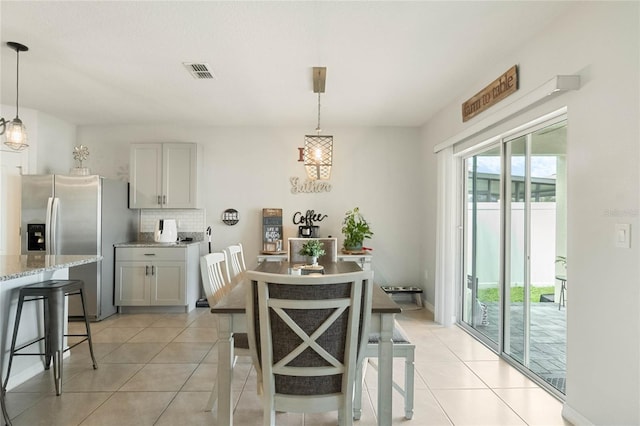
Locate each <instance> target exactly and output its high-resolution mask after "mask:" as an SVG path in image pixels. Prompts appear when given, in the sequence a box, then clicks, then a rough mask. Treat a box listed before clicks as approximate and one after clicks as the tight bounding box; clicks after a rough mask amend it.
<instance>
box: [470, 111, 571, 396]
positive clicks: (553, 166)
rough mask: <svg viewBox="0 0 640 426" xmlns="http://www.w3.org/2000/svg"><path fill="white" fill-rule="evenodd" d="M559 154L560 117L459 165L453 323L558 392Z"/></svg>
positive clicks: (562, 304)
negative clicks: (457, 309)
mask: <svg viewBox="0 0 640 426" xmlns="http://www.w3.org/2000/svg"><path fill="white" fill-rule="evenodd" d="M565 151H566V121H565V120H564V118H563V117H560V118H557V119H555V120H553V121H548V122H544V123H539V124H537V125H536V126H534V127H531V128H528V129H525V130H522V131H520V132H518V133H514V134H512V135H509V136H505V137H503V138H502V139H500V140H499V141H497V142H496V144H495V145H494V146H492V147H490V148H488V149H486V150H484V151H482V152H480V153H477V154H475V155H473V156H469V157H467V158H465V159H464V160H463V161H464V166H465V167H464V170H465V182H466V188H465V192H464V193H465V205H466V208H465V209H463V210H464V215H465V218H464V221H463V223H464V228H465V229H464V242H463V246H464V262H463V265H464V266H463V271H462V274H463V276H462V279H461V282H462V291H461V295H462V303H461V306H462V308H461V311H462V312H461V318H462V323H463V325H464V326H465V327H466V328H468V329H469V330H470V331H471V332H472V333H473V334H474V335H476V336H477V337H478V338H479V339H481V340H482V341H484V342H485V343H487V344H488V346H490V347H492V348H494V349H495V350H496V352H498V353H499V354H501V355H502V356H503V357H505V358H507V359H509V360H511V361H512V362H514V363H516V364H517V365H519V366H521V367H522V368H523V369H524V370H525V371H528V372H529V373H530V374H532V375H533V376H535V377H536V378H537V379H538V381H540V382H544V383H546V384H548V385H549V386H551V387H552V388H553V389H555V390H556V391H557V392H559V393H564V389H565V382H564V378H565V372H566V354H565V348H566V310H567V309H568V303H567V300H568V298H567V294H566V291H567V289H566V286H565V285H564V284H565V283H566V282H567V277H566V275H565V274H566V271H564V266H563V262H557V259H565V253H566V207H565V206H566V202H565V200H566V179H565V176H566V174H565V166H564V165H565ZM493 185H495V186H493ZM561 294H562V299H563V300H561V297H560V295H561Z"/></svg>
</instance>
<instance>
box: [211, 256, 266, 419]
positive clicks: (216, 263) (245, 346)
mask: <svg viewBox="0 0 640 426" xmlns="http://www.w3.org/2000/svg"><path fill="white" fill-rule="evenodd" d="M228 265H229V262H228V259H227V253H226V252H224V251H222V252H214V253H209V254H206V255H204V256H202V257H201V258H200V273H201V275H202V287H203V289H204V293H205V295H206V296H207V301H208V302H209V306H213V305H215V304H216V303H217V302H218V301H220V299H222V297H223V296H224V295H226V294H227V293H228V292H229V291H230V290H231V285H230V284H229V283H230V282H231V281H230V277H229V273H228ZM233 349H234V353H235V355H236V357H235V359H234V362H233V363H234V365H235V361H236V359H237V357H238V356H249V357H250V356H251V352H250V351H249V341H248V338H247V334H246V333H234V335H233ZM258 384H260V379H258ZM258 390H260V386H258ZM217 391H218V387H217V384H214V387H213V391H212V392H211V397H210V398H209V402H208V403H207V409H208V410H212V409H213V408H214V405H215V403H216V401H217V396H218V392H217Z"/></svg>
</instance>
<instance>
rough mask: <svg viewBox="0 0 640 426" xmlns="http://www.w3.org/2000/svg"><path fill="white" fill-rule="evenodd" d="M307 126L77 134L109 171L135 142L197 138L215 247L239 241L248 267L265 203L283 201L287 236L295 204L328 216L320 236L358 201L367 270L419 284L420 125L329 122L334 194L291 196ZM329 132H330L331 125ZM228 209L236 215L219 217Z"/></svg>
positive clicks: (123, 161) (97, 167) (94, 161)
mask: <svg viewBox="0 0 640 426" xmlns="http://www.w3.org/2000/svg"><path fill="white" fill-rule="evenodd" d="M307 133H309V129H304V128H299V129H291V128H220V127H215V128H214V127H210V128H193V127H188V126H187V127H186V126H183V125H176V126H88V127H80V128H79V129H78V141H77V143H79V144H80V143H82V144H84V145H87V146H88V147H89V150H90V152H91V153H92V154H91V158H90V161H89V167H91V169H92V171H93V172H95V173H99V174H101V175H104V176H107V177H114V178H119V177H123V176H125V175H126V176H128V164H129V144H130V143H131V142H176V141H177V142H197V143H199V144H201V145H202V148H203V155H202V156H201V157H202V164H203V170H202V178H201V179H200V183H201V185H200V191H199V192H200V200H201V204H202V207H203V208H204V209H206V224H207V225H211V228H212V234H213V238H212V240H213V244H212V246H213V250H219V249H222V248H223V247H225V246H227V245H229V244H231V243H235V242H238V241H240V242H242V243H243V245H244V246H245V256H246V258H247V263H248V265H247V266H249V267H250V266H252V265H254V264H255V257H256V255H257V254H258V251H259V250H260V249H261V244H262V240H261V234H262V231H261V220H262V216H261V215H262V209H263V208H267V207H268V208H282V209H283V216H284V217H283V221H284V225H285V237H294V236H297V226H294V225H293V223H292V217H293V215H294V213H295V212H297V211H301V212H303V213H304V212H306V211H307V210H315V211H316V213H322V214H326V215H328V217H327V218H326V219H325V220H323V221H322V222H317V223H316V225H319V226H320V233H321V236H328V235H332V236H335V237H338V238H339V240H340V242H341V241H342V234H341V233H340V228H341V222H342V218H343V215H344V213H345V212H346V211H347V210H348V209H351V208H353V207H356V206H358V207H360V209H361V211H362V212H363V214H364V215H365V217H366V218H367V220H368V221H370V222H371V224H372V227H373V231H374V233H375V235H374V237H373V239H371V240H367V241H366V242H365V246H367V247H372V248H373V249H374V250H373V256H374V257H373V269H374V271H375V279H376V282H378V283H380V284H393V283H401V284H413V285H415V284H417V283H419V282H420V274H419V261H418V259H419V253H418V250H417V249H416V248H417V247H419V246H420V237H421V228H422V223H423V218H422V216H421V212H420V203H419V201H418V200H419V197H420V194H421V193H422V190H421V178H420V176H421V174H422V167H421V164H420V157H419V155H416V154H417V153H418V152H419V150H420V140H419V132H418V130H417V129H406V128H348V129H334V131H333V132H332V134H333V136H334V160H333V164H334V167H333V169H332V174H331V180H330V183H331V185H332V190H331V192H327V193H317V194H292V193H291V190H290V189H291V185H290V183H289V178H290V177H292V176H297V177H300V178H302V179H304V173H305V172H304V167H303V165H302V163H299V162H298V161H297V160H298V150H297V148H298V147H300V146H303V144H304V135H305V134H307ZM328 134H329V133H328ZM228 208H234V209H236V210H238V212H239V214H240V222H239V223H238V224H237V225H234V226H227V225H225V224H223V223H222V221H221V214H222V212H223V211H224V210H225V209H228Z"/></svg>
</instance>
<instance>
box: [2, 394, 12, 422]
mask: <svg viewBox="0 0 640 426" xmlns="http://www.w3.org/2000/svg"><path fill="white" fill-rule="evenodd" d="M0 392H2V394H0V404H1V405H2V418H3V419H4V424H5V425H7V426H11V419H10V418H9V413H7V407H6V404H5V402H4V397H5V394H6V390H5V388H4V386H2V389H1V390H0Z"/></svg>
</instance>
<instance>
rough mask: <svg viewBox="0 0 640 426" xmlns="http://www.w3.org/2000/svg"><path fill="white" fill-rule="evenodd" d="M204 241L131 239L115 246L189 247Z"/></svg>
mask: <svg viewBox="0 0 640 426" xmlns="http://www.w3.org/2000/svg"><path fill="white" fill-rule="evenodd" d="M203 242H204V241H180V242H175V243H156V242H154V241H131V242H128V243H116V244H114V245H113V246H114V247H154V248H159V247H188V246H190V245H193V244H202V243H203Z"/></svg>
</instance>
